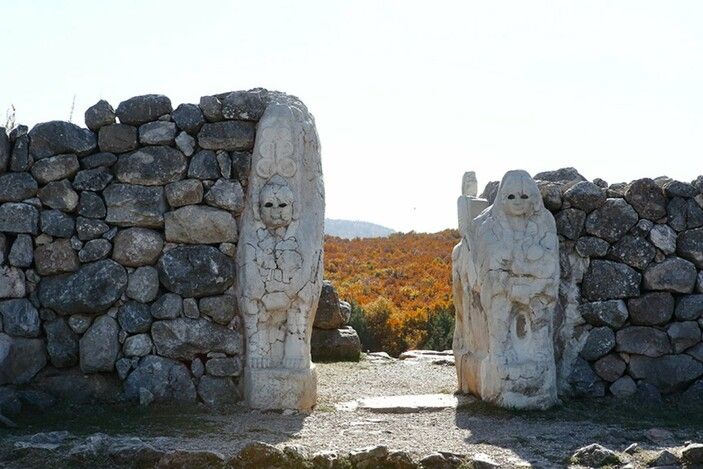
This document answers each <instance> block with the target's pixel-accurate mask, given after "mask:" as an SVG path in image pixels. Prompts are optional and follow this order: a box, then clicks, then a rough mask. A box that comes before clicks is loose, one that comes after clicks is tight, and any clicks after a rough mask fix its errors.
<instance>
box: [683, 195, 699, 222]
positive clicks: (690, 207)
mask: <svg viewBox="0 0 703 469" xmlns="http://www.w3.org/2000/svg"><path fill="white" fill-rule="evenodd" d="M696 197H697V198H698V199H697V200H693V199H689V200H688V201H687V202H686V228H687V229H689V230H690V229H693V228H699V227H701V226H703V203H701V202H703V195H697V196H696Z"/></svg>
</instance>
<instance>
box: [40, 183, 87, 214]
mask: <svg viewBox="0 0 703 469" xmlns="http://www.w3.org/2000/svg"><path fill="white" fill-rule="evenodd" d="M37 195H38V196H39V200H41V201H42V203H43V204H44V205H47V206H49V207H51V208H55V209H56V210H61V211H62V212H72V211H73V210H75V208H76V206H77V205H78V194H77V193H76V191H74V190H73V187H71V183H70V182H69V181H68V179H64V180H62V181H54V182H50V183H49V184H47V185H46V186H44V187H42V188H41V189H39V192H38V193H37Z"/></svg>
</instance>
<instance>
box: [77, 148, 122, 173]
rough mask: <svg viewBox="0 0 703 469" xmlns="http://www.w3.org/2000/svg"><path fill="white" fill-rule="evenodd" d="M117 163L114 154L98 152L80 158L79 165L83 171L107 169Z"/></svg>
mask: <svg viewBox="0 0 703 469" xmlns="http://www.w3.org/2000/svg"><path fill="white" fill-rule="evenodd" d="M115 163H117V156H115V154H114V153H108V152H100V153H95V154H93V155H88V156H86V157H83V158H81V160H80V164H81V168H83V169H95V168H99V167H101V166H104V167H106V168H109V167H110V166H112V165H113V164H115Z"/></svg>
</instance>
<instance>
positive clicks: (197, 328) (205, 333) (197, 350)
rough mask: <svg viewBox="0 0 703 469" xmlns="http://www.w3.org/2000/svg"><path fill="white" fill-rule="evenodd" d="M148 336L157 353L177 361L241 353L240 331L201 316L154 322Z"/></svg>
mask: <svg viewBox="0 0 703 469" xmlns="http://www.w3.org/2000/svg"><path fill="white" fill-rule="evenodd" d="M151 338H152V340H153V341H154V346H155V347H156V350H157V351H158V353H159V355H162V356H164V357H169V358H174V359H177V360H193V359H194V358H195V357H196V356H198V355H201V354H206V353H209V352H222V353H226V354H228V355H236V354H241V353H242V352H243V340H242V336H241V335H240V334H239V332H237V331H235V330H232V329H228V328H227V327H225V326H221V325H219V324H215V323H213V322H211V321H208V320H206V319H202V318H201V319H187V318H178V319H170V320H164V321H156V322H154V324H153V325H152V326H151Z"/></svg>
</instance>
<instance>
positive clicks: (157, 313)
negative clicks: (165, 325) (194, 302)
mask: <svg viewBox="0 0 703 469" xmlns="http://www.w3.org/2000/svg"><path fill="white" fill-rule="evenodd" d="M182 311H183V298H181V297H180V296H178V295H176V294H175V293H164V294H163V295H161V296H160V297H159V299H158V300H156V301H155V302H154V303H152V304H151V315H152V316H153V317H154V318H156V319H175V318H177V317H178V316H180V315H181V312H182Z"/></svg>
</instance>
